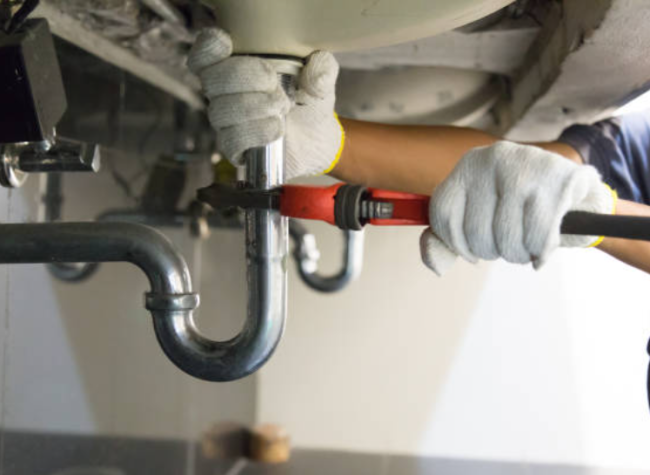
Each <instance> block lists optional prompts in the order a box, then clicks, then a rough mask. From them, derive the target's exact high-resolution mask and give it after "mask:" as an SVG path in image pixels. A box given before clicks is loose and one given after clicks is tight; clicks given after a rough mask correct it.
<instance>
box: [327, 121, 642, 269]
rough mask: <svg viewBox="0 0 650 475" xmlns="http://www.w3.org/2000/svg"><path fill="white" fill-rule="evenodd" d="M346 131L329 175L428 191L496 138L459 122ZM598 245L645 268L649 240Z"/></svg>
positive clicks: (623, 206) (634, 207)
mask: <svg viewBox="0 0 650 475" xmlns="http://www.w3.org/2000/svg"><path fill="white" fill-rule="evenodd" d="M341 122H342V124H343V127H344V129H345V132H346V141H345V147H344V149H343V153H342V154H341V158H340V161H339V163H338V164H337V166H336V167H335V168H334V170H332V172H331V175H332V176H334V177H336V178H338V179H340V180H343V181H346V182H350V183H359V184H364V185H368V186H374V187H377V188H387V189H392V190H398V191H405V192H410V193H421V194H430V193H431V190H433V189H434V188H435V187H436V186H438V185H439V184H440V183H442V182H443V181H444V179H445V178H446V177H447V176H448V175H449V173H450V172H451V171H452V170H453V168H454V167H455V166H456V164H457V163H458V161H459V160H460V159H461V158H462V156H463V155H464V154H465V153H466V152H468V151H469V150H471V149H472V148H475V147H481V146H486V145H492V144H494V143H495V142H497V141H498V140H499V138H497V137H495V136H493V135H490V134H487V133H485V132H481V131H478V130H473V129H467V128H459V127H445V126H440V127H427V126H390V125H382V124H372V123H367V122H359V121H354V120H346V119H342V120H341ZM533 145H536V146H538V147H540V148H543V149H545V150H548V151H551V152H555V153H557V154H559V155H562V156H564V157H566V158H567V159H569V160H572V161H575V162H577V163H582V158H581V156H580V155H579V154H578V152H577V151H576V150H575V149H573V148H572V147H571V146H569V145H566V144H564V143H560V142H547V143H537V144H533ZM617 214H620V215H629V216H647V217H650V206H647V205H643V204H639V203H634V202H632V201H627V200H619V202H618V206H617ZM598 248H599V249H600V250H602V251H604V252H607V253H608V254H610V255H612V256H614V257H616V258H617V259H619V260H621V261H623V262H625V263H627V264H629V265H631V266H634V267H636V268H638V269H641V270H644V271H646V272H649V273H650V242H645V241H632V240H626V239H613V238H605V239H604V240H603V242H602V243H601V244H600V245H599V246H598Z"/></svg>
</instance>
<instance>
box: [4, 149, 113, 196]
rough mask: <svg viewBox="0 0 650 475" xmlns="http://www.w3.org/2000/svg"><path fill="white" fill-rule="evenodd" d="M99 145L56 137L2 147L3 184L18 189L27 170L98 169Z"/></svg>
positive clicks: (63, 170) (83, 170)
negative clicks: (50, 139) (49, 139)
mask: <svg viewBox="0 0 650 475" xmlns="http://www.w3.org/2000/svg"><path fill="white" fill-rule="evenodd" d="M99 166H100V153H99V146H97V145H95V144H87V143H82V142H76V141H73V140H68V139H62V138H56V139H55V140H54V141H53V142H49V141H43V142H27V143H19V144H7V145H1V146H0V185H2V186H5V187H7V188H19V187H20V186H22V185H23V183H25V180H26V179H27V174H28V173H52V172H97V171H99Z"/></svg>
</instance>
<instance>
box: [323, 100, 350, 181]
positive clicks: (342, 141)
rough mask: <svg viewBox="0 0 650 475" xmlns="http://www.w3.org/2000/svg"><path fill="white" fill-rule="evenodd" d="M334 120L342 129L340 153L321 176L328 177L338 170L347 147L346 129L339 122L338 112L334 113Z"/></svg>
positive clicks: (337, 153)
mask: <svg viewBox="0 0 650 475" xmlns="http://www.w3.org/2000/svg"><path fill="white" fill-rule="evenodd" d="M334 118H335V119H336V122H337V123H338V124H339V127H340V128H341V143H340V145H339V149H338V151H337V152H336V156H335V157H334V160H333V161H332V163H330V166H329V167H327V170H325V171H324V172H323V173H321V175H327V174H328V173H329V172H331V171H332V170H334V169H335V168H336V165H338V164H339V161H340V160H341V154H342V153H343V147H345V129H343V125H342V124H341V121H340V120H339V116H338V114H337V113H336V112H334Z"/></svg>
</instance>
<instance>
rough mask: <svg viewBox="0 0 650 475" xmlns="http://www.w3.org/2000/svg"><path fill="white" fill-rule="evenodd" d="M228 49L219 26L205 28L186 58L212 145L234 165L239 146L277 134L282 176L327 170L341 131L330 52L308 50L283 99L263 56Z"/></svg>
mask: <svg viewBox="0 0 650 475" xmlns="http://www.w3.org/2000/svg"><path fill="white" fill-rule="evenodd" d="M232 49H233V46H232V41H231V39H230V36H229V35H228V34H227V33H226V32H225V31H223V30H219V29H216V28H211V29H206V30H204V31H203V32H201V34H200V35H199V36H198V38H197V40H196V43H195V44H194V47H193V48H192V51H191V52H190V55H189V58H188V66H189V68H190V70H192V72H194V73H195V74H196V75H197V76H198V77H199V79H200V80H201V84H202V86H203V92H204V93H205V95H206V96H207V98H208V99H209V100H210V106H209V110H208V116H209V118H210V123H211V124H212V126H213V127H214V129H215V130H216V132H217V149H218V151H219V153H221V154H222V155H224V156H225V158H227V159H228V160H230V161H231V162H232V163H234V164H235V165H241V164H242V155H243V153H244V151H246V150H248V149H250V148H254V147H260V146H263V145H266V144H268V143H270V142H272V141H274V140H276V139H278V138H280V137H283V136H284V137H285V147H286V156H285V158H286V161H285V175H286V179H291V178H295V177H298V176H304V175H316V174H320V173H327V172H329V171H331V169H332V168H334V166H335V165H336V162H337V161H338V158H339V156H340V154H341V151H342V149H343V143H344V139H345V136H344V132H343V128H342V127H341V124H340V123H339V121H338V118H337V117H336V115H335V114H334V102H335V85H336V79H337V77H338V72H339V66H338V63H337V62H336V60H335V59H334V56H333V55H332V54H330V53H327V52H324V51H317V52H315V53H313V54H312V55H311V56H309V58H307V62H306V64H305V66H304V67H303V68H302V71H301V72H300V76H299V77H298V82H297V90H296V93H295V97H294V98H293V99H290V98H289V97H287V94H286V93H285V92H284V90H283V89H282V87H281V85H280V81H279V79H278V74H277V72H276V71H275V69H274V68H273V64H272V62H271V61H268V60H265V59H263V58H259V57H254V56H231V55H232Z"/></svg>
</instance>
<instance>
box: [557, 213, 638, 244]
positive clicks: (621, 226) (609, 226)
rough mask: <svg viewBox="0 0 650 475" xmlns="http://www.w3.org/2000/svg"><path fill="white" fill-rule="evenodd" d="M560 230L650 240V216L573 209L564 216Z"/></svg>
mask: <svg viewBox="0 0 650 475" xmlns="http://www.w3.org/2000/svg"><path fill="white" fill-rule="evenodd" d="M560 231H561V232H562V234H580V235H583V236H608V237H614V238H624V239H637V240H641V241H650V218H642V217H639V216H614V215H611V214H597V213H586V212H583V211H571V212H570V213H567V214H566V215H565V216H564V219H563V220H562V226H561V227H560Z"/></svg>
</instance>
